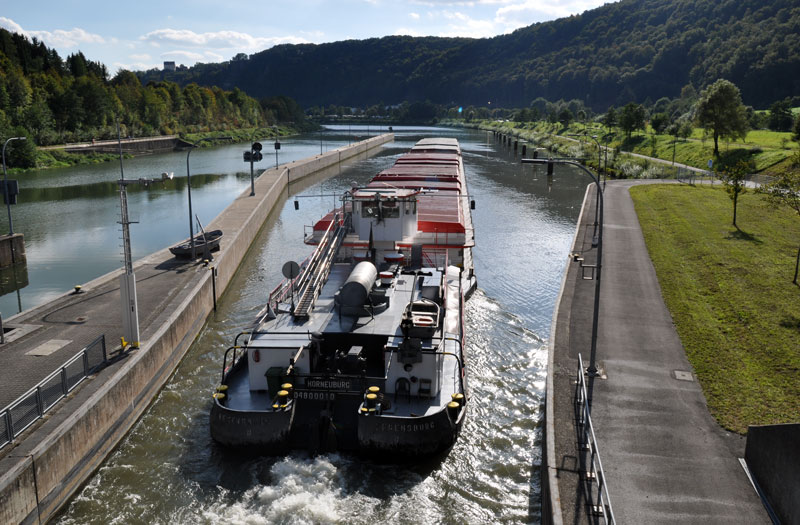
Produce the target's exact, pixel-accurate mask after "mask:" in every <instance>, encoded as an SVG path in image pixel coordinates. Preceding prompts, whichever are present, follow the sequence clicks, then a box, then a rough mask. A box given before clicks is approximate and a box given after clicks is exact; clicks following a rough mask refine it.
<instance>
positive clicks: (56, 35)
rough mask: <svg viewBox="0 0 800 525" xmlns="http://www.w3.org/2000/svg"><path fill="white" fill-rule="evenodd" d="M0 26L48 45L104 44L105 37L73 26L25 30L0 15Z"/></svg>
mask: <svg viewBox="0 0 800 525" xmlns="http://www.w3.org/2000/svg"><path fill="white" fill-rule="evenodd" d="M0 27H3V28H5V29H7V30H9V31H11V32H13V33H20V34H22V35H25V36H27V37H29V38H33V37H36V38H38V39H39V40H41V41H42V42H44V43H45V44H47V45H48V46H50V47H58V48H70V47H77V46H78V45H80V44H104V43H105V42H106V40H105V38H103V37H102V36H100V35H97V34H94V33H89V32H88V31H86V30H84V29H81V28H79V27H75V28H72V29H70V30H69V31H66V30H64V29H56V30H54V31H52V32H51V31H26V30H25V29H23V28H22V26H21V25H19V24H18V23H16V22H14V21H13V20H11V19H8V18H4V17H0Z"/></svg>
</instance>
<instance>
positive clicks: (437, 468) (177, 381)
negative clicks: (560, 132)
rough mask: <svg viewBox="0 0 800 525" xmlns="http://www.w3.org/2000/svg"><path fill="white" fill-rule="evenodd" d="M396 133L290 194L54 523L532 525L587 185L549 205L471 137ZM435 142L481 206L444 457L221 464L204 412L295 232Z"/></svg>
mask: <svg viewBox="0 0 800 525" xmlns="http://www.w3.org/2000/svg"><path fill="white" fill-rule="evenodd" d="M341 128H342V127H340V129H339V130H338V131H334V132H330V133H332V134H334V135H335V134H336V133H341V132H342V129H341ZM344 128H346V127H344ZM395 131H396V134H397V138H396V141H395V142H394V143H392V144H389V145H386V146H385V147H384V148H382V150H381V153H380V154H379V155H377V156H375V157H372V158H369V159H366V160H359V161H357V162H355V163H354V164H353V165H352V166H351V167H350V168H348V169H345V170H343V172H342V174H341V175H338V176H336V177H334V178H331V179H329V180H326V181H324V182H322V183H319V184H316V185H314V186H312V187H310V188H307V189H304V190H302V195H303V197H302V198H300V199H298V200H299V202H300V210H297V211H296V210H295V209H294V206H293V204H292V203H291V202H289V201H287V202H285V204H284V205H283V207H282V208H281V209H280V210H276V212H275V213H274V214H273V216H272V217H271V218H270V219H269V221H268V223H267V225H266V226H265V228H264V229H263V230H262V232H261V234H260V236H259V238H258V240H257V241H256V245H255V247H254V250H253V251H252V252H251V256H250V257H249V258H248V260H247V261H246V262H245V263H244V264H243V265H242V267H241V268H240V270H239V272H238V274H237V276H236V278H235V279H234V281H233V282H232V284H231V287H230V288H229V290H228V291H227V292H226V294H225V296H224V297H223V298H222V300H221V301H220V303H219V310H218V311H217V313H216V314H214V315H212V317H211V318H210V319H209V321H208V323H207V325H206V326H205V327H204V329H203V330H202V332H201V334H200V336H199V337H198V339H197V340H196V341H195V343H194V344H193V345H192V347H191V348H190V350H189V352H188V354H187V356H186V358H185V359H184V360H183V362H182V363H181V365H180V366H179V367H178V369H177V370H176V372H175V375H174V376H173V377H172V378H171V379H170V381H169V383H168V384H167V386H166V387H165V388H164V389H163V390H162V392H161V393H160V394H159V396H158V397H157V399H156V400H155V402H154V403H153V405H152V406H151V407H150V409H149V410H148V411H147V413H146V414H145V415H144V416H143V417H142V419H141V420H140V421H139V422H138V423H137V424H136V426H135V427H134V429H133V430H132V432H131V433H130V434H129V435H128V436H127V437H126V438H125V439H124V440H123V442H122V443H121V445H120V446H119V447H118V449H117V450H116V451H115V452H114V453H113V454H112V455H111V456H110V457H109V458H108V459H107V460H106V462H105V463H104V464H103V466H102V467H101V468H100V469H99V471H98V472H97V473H96V475H95V476H94V477H93V478H92V479H91V480H90V481H89V482H88V484H87V485H86V486H85V487H84V488H83V489H82V490H81V491H80V493H79V494H78V495H77V496H76V497H74V498H73V500H72V501H71V502H70V504H69V505H68V507H67V508H66V509H65V511H64V512H63V513H62V514H61V515H60V516H59V517H58V519H57V521H58V522H59V523H64V524H73V523H81V524H82V523H98V524H99V523H126V524H127V523H252V524H261V523H263V524H267V523H289V524H295V523H297V524H305V523H308V524H312V523H347V524H350V523H364V524H367V523H370V524H371V523H384V522H391V523H452V524H463V523H476V524H478V523H530V522H538V521H539V514H540V508H539V498H540V491H539V466H540V464H541V450H540V449H541V428H540V422H541V412H540V409H541V406H542V405H541V403H542V400H543V389H544V382H545V375H546V370H545V367H546V362H547V358H546V355H547V353H546V339H547V337H548V336H549V333H548V332H549V328H550V322H551V318H552V311H553V305H554V302H555V299H556V295H557V293H558V289H559V286H560V282H561V275H562V271H563V268H564V264H565V262H566V259H567V253H568V250H569V247H570V243H571V240H572V235H573V233H574V224H575V222H576V220H577V216H578V213H579V208H580V201H581V198H582V196H583V192H584V188H585V185H586V181H585V180H583V179H581V178H580V177H581V176H580V175H578V174H573V173H569V172H564V174H563V177H561V176H559V177H558V180H557V181H556V183H555V184H554V186H553V189H552V190H551V191H548V188H547V183H546V177H545V176H544V175H543V174H537V173H534V172H533V170H532V168H531V167H530V166H525V167H523V166H521V165H520V164H519V159H515V158H514V157H513V155H512V154H510V153H508V152H507V151H504V150H502V147H501V146H498V145H496V144H495V143H494V142H493V140H492V139H491V138H490V136H488V135H487V134H486V133H483V132H475V131H464V130H461V131H455V130H441V129H398V128H395ZM437 135H439V136H441V135H445V136H454V137H457V138H458V139H459V140H460V142H461V144H462V148H463V149H464V161H465V166H466V170H467V180H468V184H469V189H470V193H471V194H472V196H473V197H474V199H475V201H476V204H477V209H476V210H475V211H474V212H473V220H474V226H475V229H476V248H475V251H474V256H475V266H476V273H477V276H478V285H479V290H478V291H477V292H476V293H475V294H474V295H473V297H472V299H470V301H469V302H468V305H467V310H466V315H467V331H468V338H467V346H466V352H467V360H466V363H467V366H468V367H469V371H468V388H469V393H470V401H469V414H468V418H467V421H466V423H465V425H464V427H463V430H462V433H461V436H460V437H459V440H458V442H457V443H456V445H455V446H454V448H453V449H452V450H451V451H450V453H449V454H448V455H447V456H446V457H444V458H438V459H435V460H430V461H426V462H423V463H421V464H418V465H413V466H392V465H377V464H374V463H372V462H369V461H364V460H360V459H358V458H355V457H352V456H347V455H342V454H329V455H323V456H317V457H309V456H308V455H307V454H305V453H302V452H295V453H292V454H290V455H287V456H282V457H276V458H275V457H244V456H238V455H236V454H232V453H230V452H227V451H225V450H222V449H220V448H219V447H218V446H216V445H215V444H214V443H213V441H212V440H211V438H210V436H209V430H208V413H209V409H210V405H211V397H210V396H211V393H212V392H213V389H214V387H215V385H216V384H218V382H219V379H220V373H221V370H220V367H221V357H222V354H223V352H224V349H225V348H226V347H227V346H228V345H229V344H231V341H232V340H233V337H234V336H235V335H236V334H237V333H238V332H239V331H242V330H245V329H247V328H248V327H249V325H250V323H251V322H252V320H253V317H254V315H255V314H256V312H257V311H258V310H259V309H260V308H261V306H262V304H263V302H264V301H265V299H266V297H267V294H268V293H269V291H270V290H271V289H272V287H273V286H274V285H275V284H276V283H277V282H278V280H279V279H280V268H281V266H282V264H283V263H284V262H286V261H287V260H289V259H295V260H300V259H302V258H304V257H305V256H306V255H308V253H309V252H310V249H309V247H307V246H305V245H303V244H302V242H301V239H302V234H303V225H304V224H311V223H312V222H313V221H314V220H316V219H318V218H319V217H321V216H322V215H323V214H324V213H325V212H326V211H327V209H328V208H329V207H330V206H331V204H332V197H331V195H332V194H334V193H341V192H342V191H343V190H345V189H348V188H349V187H350V184H351V182H352V181H355V182H357V183H362V182H365V181H366V180H368V179H369V178H370V177H371V176H373V175H374V174H375V173H376V172H377V171H379V170H381V169H383V168H385V167H388V166H390V165H391V164H392V163H393V162H394V160H395V159H396V158H397V156H399V155H400V154H401V153H403V152H405V151H407V150H408V148H410V147H411V146H412V145H413V144H414V142H416V141H417V140H418V139H419V138H422V137H424V136H437ZM345 140H346V136H345ZM309 141H310V142H312V143H313V141H314V139H313V138H311V139H309ZM317 142H318V139H317ZM316 145H317V146H319V144H318V143H317V144H316ZM557 175H561V173H558V174H557ZM234 180H236V178H235V177H234ZM211 184H214V183H211Z"/></svg>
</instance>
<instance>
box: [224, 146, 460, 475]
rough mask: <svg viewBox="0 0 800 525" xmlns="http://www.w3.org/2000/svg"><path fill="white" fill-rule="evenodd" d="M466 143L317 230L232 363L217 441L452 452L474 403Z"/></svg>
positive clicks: (242, 445) (281, 448)
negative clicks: (469, 361)
mask: <svg viewBox="0 0 800 525" xmlns="http://www.w3.org/2000/svg"><path fill="white" fill-rule="evenodd" d="M472 208H474V202H473V201H470V200H469V195H468V192H467V186H466V179H465V176H464V165H463V160H462V157H461V150H460V146H459V144H458V142H457V141H456V140H455V139H448V138H429V139H423V140H420V141H419V142H418V143H417V144H416V145H415V146H414V147H413V148H412V149H411V150H410V151H409V152H408V153H406V154H404V155H401V156H400V157H399V158H398V160H397V161H396V162H395V164H394V166H392V167H391V168H389V169H387V170H384V171H382V172H380V173H379V174H377V175H376V176H375V177H374V178H373V179H372V180H371V181H370V182H369V183H368V184H367V186H365V187H362V188H352V189H351V190H350V191H348V192H346V193H345V194H344V196H343V198H342V203H341V207H339V208H337V209H335V210H332V211H331V212H330V213H328V214H327V215H326V216H325V217H323V218H322V219H321V220H320V221H318V222H317V223H316V224H315V225H313V227H310V228H309V229H308V230H307V232H306V234H305V235H304V242H305V243H306V244H309V245H312V246H315V250H314V252H313V253H312V255H311V256H309V258H308V259H306V261H304V262H303V263H302V264H297V263H294V262H289V263H287V264H285V265H284V276H285V277H286V280H285V281H283V282H282V283H280V284H279V285H278V286H277V287H276V288H275V289H274V290H273V291H272V292H271V293H270V295H269V298H268V301H267V304H266V305H265V306H264V308H263V310H262V311H261V312H260V313H259V314H258V316H257V319H256V321H255V323H254V325H253V327H252V329H250V330H248V331H246V332H243V333H240V334H239V335H237V336H236V338H235V340H234V344H233V345H232V346H231V347H230V348H228V349H227V350H226V352H225V354H224V357H223V363H222V374H221V380H220V384H219V385H218V386H217V388H216V392H215V393H214V396H213V398H214V399H213V404H212V407H211V417H210V426H211V435H212V437H213V438H214V440H215V441H217V442H218V443H220V444H221V445H223V446H226V447H230V448H234V449H240V450H247V451H251V452H254V453H257V454H263V455H279V454H284V453H286V452H287V451H289V450H291V449H304V450H308V451H309V452H311V453H324V452H332V451H346V452H353V453H357V454H362V455H366V456H371V457H374V458H376V459H379V460H386V461H403V460H408V459H418V458H420V457H423V456H431V455H435V454H439V453H442V452H445V451H447V450H449V449H450V447H452V445H453V444H454V443H455V441H456V438H457V436H458V434H459V431H460V429H461V427H462V425H463V423H464V420H465V417H466V412H467V405H468V390H467V374H466V364H465V348H464V346H465V339H466V333H465V324H464V303H465V301H466V300H467V299H468V297H469V295H470V293H471V292H472V291H473V290H474V289H475V287H476V277H475V275H474V271H473V264H472V247H473V246H474V230H473V228H472V219H471V214H470V210H471V209H472Z"/></svg>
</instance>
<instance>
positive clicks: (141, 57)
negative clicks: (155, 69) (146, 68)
mask: <svg viewBox="0 0 800 525" xmlns="http://www.w3.org/2000/svg"><path fill="white" fill-rule="evenodd" d="M130 58H132V59H134V60H138V61H140V62H144V61H145V60H152V58H153V57H151V56H150V55H148V54H147V53H145V54H142V55H130Z"/></svg>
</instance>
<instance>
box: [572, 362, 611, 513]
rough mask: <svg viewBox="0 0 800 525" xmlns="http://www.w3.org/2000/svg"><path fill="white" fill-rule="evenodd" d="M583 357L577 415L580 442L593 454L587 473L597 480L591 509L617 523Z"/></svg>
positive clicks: (590, 492)
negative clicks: (599, 443)
mask: <svg viewBox="0 0 800 525" xmlns="http://www.w3.org/2000/svg"><path fill="white" fill-rule="evenodd" d="M584 372H585V370H584V368H583V358H582V357H581V355H580V354H578V374H577V379H576V381H575V417H576V419H577V425H578V444H579V445H581V446H582V447H584V449H588V450H589V453H590V454H591V461H590V462H589V465H588V468H589V470H587V472H586V474H587V478H588V482H589V483H591V482H592V480H597V496H596V498H597V503H598V504H597V505H594V504H592V503H593V501H595V499H594V498H593V494H592V491H587V495H588V497H589V504H590V506H591V511H592V513H593V514H594V515H596V516H602V517H603V519H604V520H605V522H606V523H610V524H616V520H615V519H614V511H613V509H612V508H611V498H610V497H609V495H608V486H607V484H606V476H605V474H604V472H603V463H602V461H600V450H599V448H598V446H597V437H596V436H595V433H594V426H593V425H592V414H591V408H590V407H589V404H588V403H587V399H588V396H587V395H586V382H585V380H584V377H583V376H584Z"/></svg>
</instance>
